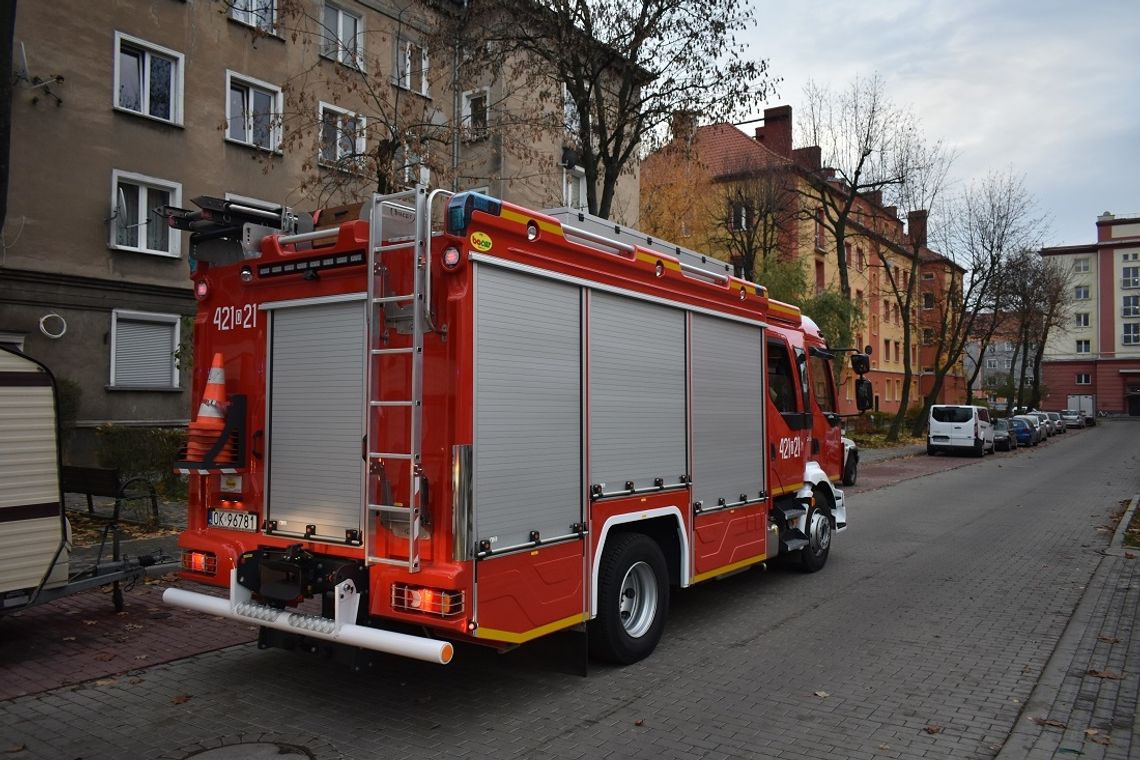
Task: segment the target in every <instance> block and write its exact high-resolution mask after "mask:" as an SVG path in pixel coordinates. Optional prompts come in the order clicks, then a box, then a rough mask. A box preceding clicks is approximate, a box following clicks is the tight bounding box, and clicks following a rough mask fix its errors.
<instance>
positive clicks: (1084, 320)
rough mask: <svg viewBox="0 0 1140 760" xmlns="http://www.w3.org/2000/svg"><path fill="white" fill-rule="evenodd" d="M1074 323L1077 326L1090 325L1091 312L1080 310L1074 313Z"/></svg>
mask: <svg viewBox="0 0 1140 760" xmlns="http://www.w3.org/2000/svg"><path fill="white" fill-rule="evenodd" d="M1073 319H1074V324H1075V326H1076V327H1088V326H1089V313H1088V312H1087V311H1078V312H1076V313H1074V314H1073Z"/></svg>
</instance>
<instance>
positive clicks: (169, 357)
mask: <svg viewBox="0 0 1140 760" xmlns="http://www.w3.org/2000/svg"><path fill="white" fill-rule="evenodd" d="M179 323H180V318H179V316H178V315H177V314H150V313H147V312H141V311H124V310H120V309H115V310H114V311H112V312H111V382H110V385H111V387H112V388H135V389H137V388H177V387H178V363H177V362H176V361H175V358H174V352H175V350H177V348H178V339H179V334H178V333H179V326H180V324H179Z"/></svg>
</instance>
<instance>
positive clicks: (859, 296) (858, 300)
mask: <svg viewBox="0 0 1140 760" xmlns="http://www.w3.org/2000/svg"><path fill="white" fill-rule="evenodd" d="M855 305H856V306H857V307H858V308H859V309H860V310H862V309H863V291H862V290H856V291H855Z"/></svg>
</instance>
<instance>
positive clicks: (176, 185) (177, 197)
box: [107, 169, 182, 259]
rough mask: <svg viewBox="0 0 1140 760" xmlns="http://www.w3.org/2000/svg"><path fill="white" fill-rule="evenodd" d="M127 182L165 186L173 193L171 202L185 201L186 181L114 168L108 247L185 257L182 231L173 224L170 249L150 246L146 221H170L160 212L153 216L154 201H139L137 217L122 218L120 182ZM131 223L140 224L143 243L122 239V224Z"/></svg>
mask: <svg viewBox="0 0 1140 760" xmlns="http://www.w3.org/2000/svg"><path fill="white" fill-rule="evenodd" d="M120 182H126V183H128V184H132V185H137V186H139V187H142V188H148V189H151V188H153V189H155V190H163V191H166V192H168V193H170V202H169V205H171V206H176V207H180V206H181V205H182V183H180V182H172V181H170V180H166V179H160V178H158V177H148V176H147V175H145V174H136V173H134V172H125V171H120V170H119V169H113V170H112V171H111V219H110V221H109V223H108V227H109V228H110V234H109V237H108V240H107V245H108V247H110V248H112V249H114V250H117V251H133V252H134V253H145V254H147V255H149V256H165V257H167V258H171V259H178V258H182V233H181V232H179V231H178V230H176V229H174V228H173V227H171V228H170V233H169V235H170V237H169V241H170V248H169V249H168V250H165V251H164V250H161V249H158V248H147V247H146V245H145V240H146V225H148V224H166V221H165V220H163V219H160V218H159V217H157V216H152V215H151V214H150V213H149V206H150V204H149V203H148V204H144V203H139V204H138V212H137V215H136V217H135V218H134V219H133V220H124V222H120V221H119V214H120V213H124V210H123V209H120V208H119V183H120ZM123 223H129V224H131V225H137V229H138V230H139V235H138V239H139V245H137V246H132V245H124V244H122V243H120V242H119V241H118V230H119V225H120V224H123Z"/></svg>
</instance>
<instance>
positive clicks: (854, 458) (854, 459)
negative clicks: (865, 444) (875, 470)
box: [842, 451, 859, 486]
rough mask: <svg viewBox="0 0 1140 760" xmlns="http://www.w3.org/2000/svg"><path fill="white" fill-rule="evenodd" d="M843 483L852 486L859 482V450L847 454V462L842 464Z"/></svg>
mask: <svg viewBox="0 0 1140 760" xmlns="http://www.w3.org/2000/svg"><path fill="white" fill-rule="evenodd" d="M842 482H843V485H845V486H853V485H855V484H856V483H858V482H859V452H858V451H852V452H851V453H850V454H848V455H847V464H846V465H844V466H843V481H842Z"/></svg>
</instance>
